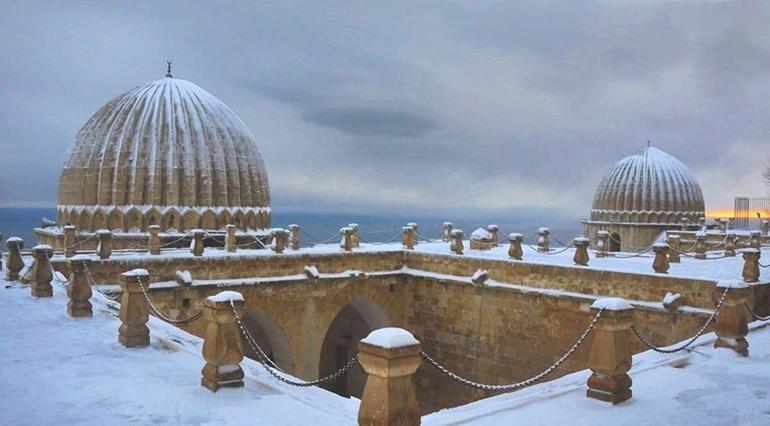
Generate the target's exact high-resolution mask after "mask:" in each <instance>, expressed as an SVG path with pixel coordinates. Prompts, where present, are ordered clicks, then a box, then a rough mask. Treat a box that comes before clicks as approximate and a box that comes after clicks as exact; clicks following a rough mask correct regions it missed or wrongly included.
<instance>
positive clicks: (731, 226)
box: [727, 217, 735, 230]
mask: <svg viewBox="0 0 770 426" xmlns="http://www.w3.org/2000/svg"><path fill="white" fill-rule="evenodd" d="M727 229H728V230H729V229H735V218H734V217H729V218H727Z"/></svg>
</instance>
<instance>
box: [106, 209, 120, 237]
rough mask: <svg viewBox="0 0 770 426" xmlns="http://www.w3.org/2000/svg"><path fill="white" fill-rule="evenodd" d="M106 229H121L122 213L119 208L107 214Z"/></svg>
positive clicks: (118, 230)
mask: <svg viewBox="0 0 770 426" xmlns="http://www.w3.org/2000/svg"><path fill="white" fill-rule="evenodd" d="M107 229H109V230H110V231H117V232H120V231H122V230H123V213H122V212H121V211H120V210H117V209H116V210H113V211H111V212H110V214H109V216H107Z"/></svg>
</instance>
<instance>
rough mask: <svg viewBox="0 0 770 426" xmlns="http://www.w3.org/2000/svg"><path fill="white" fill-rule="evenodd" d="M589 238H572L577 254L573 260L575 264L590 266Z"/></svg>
mask: <svg viewBox="0 0 770 426" xmlns="http://www.w3.org/2000/svg"><path fill="white" fill-rule="evenodd" d="M588 243H589V241H588V238H585V237H577V238H575V239H574V240H572V244H573V245H574V246H575V256H573V258H572V260H573V261H574V262H575V265H581V266H588V260H589V259H588Z"/></svg>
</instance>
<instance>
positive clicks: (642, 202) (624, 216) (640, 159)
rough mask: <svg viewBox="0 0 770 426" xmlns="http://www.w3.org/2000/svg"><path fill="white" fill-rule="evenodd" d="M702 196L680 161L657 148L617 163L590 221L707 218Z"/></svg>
mask: <svg viewBox="0 0 770 426" xmlns="http://www.w3.org/2000/svg"><path fill="white" fill-rule="evenodd" d="M704 210H705V208H704V204H703V194H702V193H701V189H700V185H698V182H697V180H696V179H695V176H693V174H692V173H691V172H690V170H689V169H688V168H687V166H685V165H684V164H682V162H681V161H679V160H677V159H676V158H674V157H672V156H671V155H669V154H667V153H665V152H663V151H662V150H660V149H658V148H655V147H647V148H645V149H643V150H642V151H639V152H638V153H636V154H634V155H632V156H630V157H626V158H624V159H622V160H620V161H618V162H617V163H616V164H615V165H614V166H613V167H612V168H611V169H610V170H609V172H607V174H606V175H605V176H604V178H603V179H602V181H601V183H600V184H599V189H598V190H597V191H596V196H595V197H594V203H593V208H592V210H591V219H592V220H596V221H624V222H642V223H644V222H659V223H666V222H679V221H680V220H681V219H682V218H684V217H686V218H688V219H691V220H697V219H698V218H700V217H701V216H703V215H704Z"/></svg>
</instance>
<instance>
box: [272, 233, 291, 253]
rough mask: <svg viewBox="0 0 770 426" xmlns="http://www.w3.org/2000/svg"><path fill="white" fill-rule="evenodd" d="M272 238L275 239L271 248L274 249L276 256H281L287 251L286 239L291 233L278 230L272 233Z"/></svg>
mask: <svg viewBox="0 0 770 426" xmlns="http://www.w3.org/2000/svg"><path fill="white" fill-rule="evenodd" d="M270 236H272V237H273V242H272V243H271V244H270V248H271V249H273V251H274V252H275V254H281V253H283V251H284V250H286V239H287V238H288V236H289V233H288V232H286V230H285V229H281V228H276V229H273V230H272V231H270Z"/></svg>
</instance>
